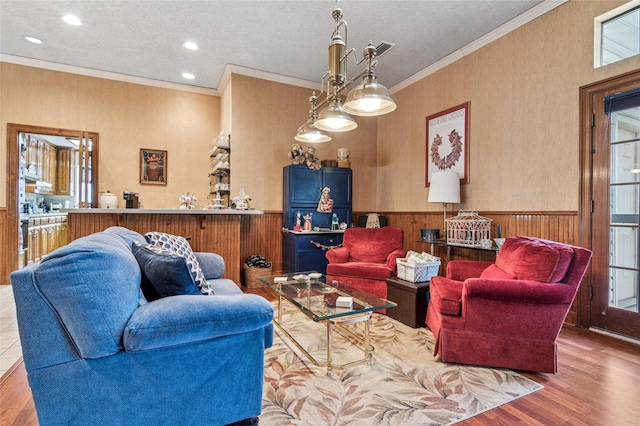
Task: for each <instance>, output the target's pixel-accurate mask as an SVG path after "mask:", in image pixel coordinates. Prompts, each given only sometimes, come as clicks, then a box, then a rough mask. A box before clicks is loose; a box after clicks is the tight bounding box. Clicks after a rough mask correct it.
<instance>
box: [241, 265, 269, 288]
mask: <svg viewBox="0 0 640 426" xmlns="http://www.w3.org/2000/svg"><path fill="white" fill-rule="evenodd" d="M242 266H243V268H244V280H243V282H242V283H243V285H244V286H245V287H246V288H257V287H262V286H264V284H263V283H262V282H261V281H260V280H259V279H258V277H266V276H267V275H271V268H270V267H269V268H256V267H253V266H247V265H242Z"/></svg>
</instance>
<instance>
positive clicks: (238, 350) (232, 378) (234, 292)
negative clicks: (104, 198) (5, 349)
mask: <svg viewBox="0 0 640 426" xmlns="http://www.w3.org/2000/svg"><path fill="white" fill-rule="evenodd" d="M134 241H137V242H140V243H146V241H145V239H144V237H143V236H141V235H140V234H138V233H136V232H133V231H131V230H128V229H126V228H121V227H111V228H109V229H107V230H105V231H104V232H99V233H95V234H92V235H89V236H86V237H83V238H80V239H78V240H75V241H73V242H72V243H70V244H68V245H66V246H64V247H61V248H59V249H58V250H56V251H54V252H52V253H51V254H50V255H48V256H46V257H45V258H44V259H43V260H42V261H41V262H40V263H38V264H32V265H29V266H28V267H26V268H24V269H21V270H18V271H16V272H13V273H12V274H11V283H12V285H13V293H14V297H15V300H16V310H17V319H18V327H19V332H20V339H21V342H22V351H23V357H24V364H25V367H26V370H27V374H28V380H29V385H30V387H31V390H32V393H33V398H34V401H35V406H36V411H37V414H38V421H39V423H40V425H41V426H46V425H72V424H79V425H132V424H144V425H159V424H164V425H178V424H179V425H224V424H230V423H234V422H238V421H242V420H244V419H250V418H252V417H255V416H258V415H259V414H260V412H261V407H262V385H263V380H264V379H263V374H264V371H263V370H264V350H265V348H267V347H269V346H271V344H272V341H273V326H272V322H271V321H272V317H273V308H272V306H271V304H270V303H269V302H268V301H267V300H266V299H264V298H262V297H260V296H257V295H252V294H243V293H242V291H241V290H240V289H239V288H238V286H237V285H236V284H235V283H234V282H233V281H231V280H227V279H221V278H220V277H221V276H222V274H223V272H224V261H223V260H222V258H221V257H220V256H218V255H215V254H212V253H196V256H197V258H198V261H199V263H200V266H201V267H202V270H203V272H204V275H205V278H206V279H207V282H209V283H210V284H211V286H212V287H213V289H214V290H215V295H213V296H204V295H179V296H170V297H164V298H161V299H158V300H154V301H152V302H147V300H146V299H145V298H144V296H143V295H142V292H141V291H140V282H141V271H140V267H139V265H138V262H137V261H136V258H135V257H134V255H133V253H132V250H131V246H132V243H133V242H134Z"/></svg>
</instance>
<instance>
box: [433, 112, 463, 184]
mask: <svg viewBox="0 0 640 426" xmlns="http://www.w3.org/2000/svg"><path fill="white" fill-rule="evenodd" d="M468 153H469V102H467V103H464V104H462V105H458V106H456V107H453V108H449V109H447V110H445V111H441V112H439V113H437V114H434V115H431V116H429V117H427V161H426V163H427V165H426V179H425V186H430V185H431V174H432V173H433V172H437V171H442V170H450V171H453V172H458V174H459V175H460V183H461V184H464V183H469V155H468Z"/></svg>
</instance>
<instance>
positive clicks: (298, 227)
mask: <svg viewBox="0 0 640 426" xmlns="http://www.w3.org/2000/svg"><path fill="white" fill-rule="evenodd" d="M301 223H302V217H301V216H300V212H297V213H296V226H294V227H293V230H294V231H296V232H299V231H300V230H301V229H302V226H301Z"/></svg>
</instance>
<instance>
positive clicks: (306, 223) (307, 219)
mask: <svg viewBox="0 0 640 426" xmlns="http://www.w3.org/2000/svg"><path fill="white" fill-rule="evenodd" d="M312 216H313V213H309V214H307V215H304V216H302V217H303V218H304V226H303V227H302V229H303V230H304V231H311V230H312V229H313V227H312V226H311V217H312Z"/></svg>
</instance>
